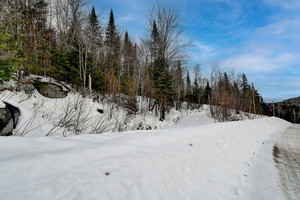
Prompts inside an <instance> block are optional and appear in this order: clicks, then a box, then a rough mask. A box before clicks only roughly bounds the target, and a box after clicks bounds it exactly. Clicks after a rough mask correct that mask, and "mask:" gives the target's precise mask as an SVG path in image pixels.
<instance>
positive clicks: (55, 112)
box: [0, 91, 199, 137]
mask: <svg viewBox="0 0 300 200" xmlns="http://www.w3.org/2000/svg"><path fill="white" fill-rule="evenodd" d="M2 102H8V103H10V104H12V105H13V106H15V107H18V108H19V109H20V111H21V116H20V118H19V122H18V124H17V127H16V129H15V130H14V132H13V134H14V135H15V136H27V137H28V136H29V137H39V136H45V135H51V136H62V135H71V134H89V133H92V134H96V133H103V132H121V131H126V130H137V129H139V130H141V129H159V128H163V127H166V126H169V125H172V124H175V123H176V122H177V121H178V120H179V119H180V118H181V117H182V116H185V115H187V114H189V113H193V112H197V111H199V110H194V111H191V110H186V109H183V110H181V111H178V110H175V109H174V108H172V109H171V110H170V112H168V113H167V114H166V120H164V121H160V120H159V116H157V115H155V112H154V111H148V107H149V106H148V103H147V99H146V98H144V99H143V98H141V97H137V104H138V106H139V110H138V112H137V113H136V114H129V113H128V111H127V110H126V108H124V106H123V107H122V106H120V105H117V104H115V103H112V102H110V101H109V99H108V98H107V97H106V98H103V99H102V100H100V101H99V102H97V101H93V100H92V99H89V98H83V97H82V96H81V95H80V94H78V93H73V92H69V94H68V96H67V97H65V98H62V99H50V98H46V97H44V96H42V95H41V94H39V93H38V92H37V91H34V92H33V94H31V95H29V94H26V93H25V92H24V91H20V92H11V91H5V92H1V93H0V107H3V106H4V104H3V103H2ZM99 110H101V111H102V113H100V112H99Z"/></svg>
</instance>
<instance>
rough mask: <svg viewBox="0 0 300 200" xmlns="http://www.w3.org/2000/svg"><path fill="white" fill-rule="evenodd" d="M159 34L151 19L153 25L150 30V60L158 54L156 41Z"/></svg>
mask: <svg viewBox="0 0 300 200" xmlns="http://www.w3.org/2000/svg"><path fill="white" fill-rule="evenodd" d="M158 40H159V35H158V30H157V25H156V22H155V20H154V21H153V26H152V30H151V50H150V51H151V61H153V60H155V59H156V58H157V56H158V42H159V41H158Z"/></svg>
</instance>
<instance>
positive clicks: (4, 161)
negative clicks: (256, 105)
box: [0, 111, 289, 200]
mask: <svg viewBox="0 0 300 200" xmlns="http://www.w3.org/2000/svg"><path fill="white" fill-rule="evenodd" d="M288 126H289V123H287V122H285V121H283V120H280V119H277V118H267V117H265V118H260V119H256V120H246V121H242V122H228V123H213V120H212V119H210V118H208V117H207V115H206V112H205V111H203V112H200V113H196V114H191V115H188V116H186V117H184V118H183V119H182V120H181V121H179V123H178V124H176V125H174V126H171V127H168V128H164V129H162V130H153V131H130V132H123V133H114V134H109V133H107V134H102V135H80V136H70V137H66V138H62V137H34V138H29V137H1V138H0V152H1V153H0V177H1V179H0V196H1V199H22V200H24V199H30V200H32V199H51V200H53V199H72V200H73V199H149V200H153V199H180V200H181V199H196V200H198V199H208V200H209V199H212V200H216V199H222V200H223V199H225V200H226V199H230V200H232V199H251V197H253V196H251V195H250V194H249V195H248V193H249V191H251V192H254V191H255V189H258V188H257V187H256V186H255V185H251V184H253V183H255V180H257V179H255V177H254V176H255V174H256V173H253V171H256V170H258V169H257V167H259V165H257V164H255V161H256V159H257V156H258V155H259V152H261V150H262V149H263V148H269V147H267V146H264V144H265V143H266V141H268V140H269V139H271V138H273V137H275V136H276V135H277V134H278V133H279V132H280V131H282V130H284V129H286V127H288ZM270 156H272V155H270ZM265 164H267V165H268V166H269V167H270V168H272V165H273V163H272V160H271V159H270V161H268V162H266V163H265ZM263 169H265V170H266V168H263ZM272 169H273V168H272ZM269 173H270V172H269ZM271 175H274V176H275V175H276V174H275V173H271ZM272 180H273V179H272ZM261 181H262V182H260V184H262V185H263V184H264V183H265V184H268V182H264V180H261ZM274 181H276V177H275V178H274ZM274 181H273V184H272V185H271V186H270V187H271V188H269V190H270V191H269V192H271V191H272V190H274V191H278V190H279V188H278V186H277V185H276V183H274ZM267 192H268V191H267ZM277 193H278V196H276V198H277V199H281V198H282V196H281V193H280V192H277ZM277 193H276V194H277ZM276 198H275V199H276Z"/></svg>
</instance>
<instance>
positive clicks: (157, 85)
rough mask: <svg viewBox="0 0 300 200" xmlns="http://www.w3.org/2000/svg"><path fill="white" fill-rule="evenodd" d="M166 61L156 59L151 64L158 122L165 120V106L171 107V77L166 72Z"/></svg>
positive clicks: (172, 90)
mask: <svg viewBox="0 0 300 200" xmlns="http://www.w3.org/2000/svg"><path fill="white" fill-rule="evenodd" d="M167 68H168V65H167V62H166V60H164V59H163V58H161V57H158V58H157V59H156V60H155V62H154V63H153V70H152V74H151V79H152V81H153V86H154V90H155V91H154V96H155V99H156V100H157V101H158V102H159V104H160V112H161V113H160V120H164V119H165V112H166V106H168V105H171V104H172V102H173V100H174V99H173V97H174V93H175V92H174V89H173V87H172V85H173V83H172V82H173V80H172V76H171V74H170V73H169V71H168V69H167Z"/></svg>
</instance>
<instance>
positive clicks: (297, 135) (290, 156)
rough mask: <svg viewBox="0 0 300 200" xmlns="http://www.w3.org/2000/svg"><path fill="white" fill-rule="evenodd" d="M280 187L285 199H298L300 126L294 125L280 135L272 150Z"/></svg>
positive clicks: (299, 196) (299, 197)
mask: <svg viewBox="0 0 300 200" xmlns="http://www.w3.org/2000/svg"><path fill="white" fill-rule="evenodd" d="M273 156H274V161H275V162H276V166H277V168H278V173H279V177H280V185H281V187H282V190H283V191H284V194H285V196H286V198H287V199H290V200H299V199H300V125H299V124H297V125H296V124H294V125H292V126H290V127H289V128H288V129H287V130H286V131H285V132H284V133H282V134H281V137H280V140H279V141H278V142H277V143H276V145H274V148H273Z"/></svg>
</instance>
